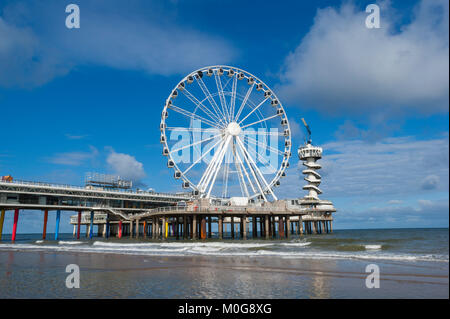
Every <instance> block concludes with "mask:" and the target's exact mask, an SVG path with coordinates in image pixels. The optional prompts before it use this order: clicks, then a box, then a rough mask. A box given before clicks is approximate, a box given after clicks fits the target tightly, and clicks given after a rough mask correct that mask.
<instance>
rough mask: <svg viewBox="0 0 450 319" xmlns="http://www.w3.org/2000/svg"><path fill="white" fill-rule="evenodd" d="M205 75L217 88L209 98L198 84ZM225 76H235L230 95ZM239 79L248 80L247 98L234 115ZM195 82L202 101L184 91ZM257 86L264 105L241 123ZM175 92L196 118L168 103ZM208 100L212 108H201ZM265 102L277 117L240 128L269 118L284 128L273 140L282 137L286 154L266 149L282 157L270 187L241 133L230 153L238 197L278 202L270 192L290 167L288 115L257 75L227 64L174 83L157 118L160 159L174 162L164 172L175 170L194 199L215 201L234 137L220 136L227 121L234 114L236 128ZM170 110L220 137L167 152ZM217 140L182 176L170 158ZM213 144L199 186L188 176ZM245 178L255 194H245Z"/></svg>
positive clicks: (250, 140) (224, 134)
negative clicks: (217, 183) (216, 186)
mask: <svg viewBox="0 0 450 319" xmlns="http://www.w3.org/2000/svg"><path fill="white" fill-rule="evenodd" d="M211 70H212V72H213V73H212V74H210V73H208V72H211ZM230 70H232V71H233V75H231V76H230V75H229V72H230ZM219 71H220V72H219ZM200 72H201V75H202V76H198V75H199V73H200ZM219 73H221V74H219ZM203 75H208V76H214V78H215V81H216V86H217V89H218V92H217V93H211V92H210V91H209V90H208V87H207V86H206V85H205V83H204V81H203V80H202V77H203ZM224 75H228V76H229V77H230V78H231V77H233V84H232V91H231V92H229V91H224V90H223V86H222V81H221V80H220V77H221V76H224ZM238 77H240V78H238ZM249 79H253V82H252V83H251V84H250V83H249ZM238 80H246V81H247V83H249V86H250V88H249V89H248V90H247V93H246V95H245V97H244V98H243V100H242V103H241V105H240V106H239V109H238V111H237V113H235V111H236V105H235V104H236V97H237V92H236V86H237V81H238ZM194 81H195V82H197V84H198V85H199V86H200V89H201V90H202V91H203V93H204V95H205V97H204V98H202V99H197V98H196V97H195V96H193V95H192V94H191V93H190V92H189V91H188V90H187V86H188V85H190V84H193V82H194ZM259 84H260V85H261V86H260V87H259V89H257V90H258V91H262V92H263V93H264V94H265V95H264V100H263V101H262V102H260V103H259V104H258V105H257V106H254V107H253V109H252V110H251V111H250V112H249V113H248V114H246V116H245V117H244V118H242V119H240V116H241V115H242V112H243V110H244V108H245V106H246V105H249V102H251V101H249V100H248V98H249V96H250V95H251V93H252V91H253V89H254V88H255V87H257V86H258V85H259ZM225 86H227V85H225ZM179 92H182V93H184V94H185V96H186V97H187V98H188V99H189V100H191V102H192V103H193V104H195V105H196V107H195V111H194V113H192V112H190V111H187V110H184V109H182V108H180V107H177V106H175V104H173V102H172V101H173V100H174V99H175V98H176V96H177V95H178V94H179ZM266 92H269V93H268V96H267V97H266V94H267V93H266ZM217 95H219V99H220V106H219V105H217V103H216V101H215V100H214V98H213V97H215V96H217ZM225 95H231V105H230V106H228V105H227V103H226V100H225ZM206 100H207V101H208V104H209V106H210V107H207V106H206V105H205V104H206V103H205V104H204V102H205V101H206ZM269 100H270V103H271V104H272V106H274V109H275V110H276V111H275V115H273V116H269V117H266V118H263V119H260V120H259V121H256V122H253V123H250V124H246V125H243V126H240V129H244V128H246V127H249V126H252V125H255V124H258V123H263V122H265V121H268V120H270V119H272V118H276V117H280V120H281V126H282V128H283V129H284V132H283V134H277V135H278V136H284V141H285V143H284V151H281V150H279V149H274V148H273V147H271V146H269V145H268V144H267V145H265V146H266V148H267V149H271V151H275V152H277V153H278V155H281V154H282V155H283V160H282V162H281V163H280V167H279V168H278V169H277V170H276V174H275V175H274V177H273V178H272V180H271V182H270V183H268V182H267V181H266V179H265V178H264V175H263V174H262V173H261V171H260V169H259V168H258V166H257V163H256V162H257V158H258V157H260V158H261V159H264V157H261V156H256V157H257V158H256V160H255V159H253V158H252V156H251V154H249V152H248V151H247V150H246V148H245V145H244V143H243V141H242V139H241V138H240V137H239V134H238V135H236V136H234V138H235V141H236V142H235V143H233V149H232V153H233V157H234V158H236V159H237V162H236V161H235V162H234V165H235V167H236V169H237V173H238V178H239V184H240V187H241V192H242V193H245V194H246V195H247V196H246V197H247V198H248V199H254V198H260V199H263V200H264V201H267V196H266V195H269V194H270V195H272V197H273V199H274V200H277V197H276V195H275V194H274V192H273V188H274V187H276V186H279V185H280V179H281V178H282V177H284V176H285V175H286V173H285V171H286V169H287V168H288V167H289V158H290V157H291V155H292V154H291V146H292V142H291V129H290V125H289V120H288V118H287V115H286V112H285V110H284V107H283V105H282V103H281V102H280V100H279V99H278V97H277V96H276V94H275V93H274V92H273V91H272V90H271V89H270V88H269V86H268V85H267V84H265V83H264V82H263V81H262V80H260V79H259V78H258V77H256V76H255V75H253V74H251V73H249V72H247V71H245V70H243V69H240V68H237V67H232V66H227V65H214V66H207V67H203V68H200V69H197V70H195V71H193V72H191V73H190V74H188V75H187V76H185V77H184V78H183V79H182V80H181V81H180V82H178V84H177V85H176V86H175V88H174V89H173V90H172V92H171V94H170V95H169V97H168V98H167V99H166V103H165V105H164V109H163V112H162V114H161V124H160V131H161V140H160V141H161V143H162V144H163V155H165V156H168V158H169V159H168V163H169V162H170V161H171V162H172V163H171V164H172V165H170V166H169V164H168V167H172V168H173V169H174V170H175V174H174V176H175V178H176V179H182V180H183V187H184V188H191V189H193V191H194V192H193V194H194V195H196V196H199V197H203V198H217V197H215V196H211V191H212V189H213V187H214V184H215V181H216V178H217V175H218V173H219V170H220V168H221V165H222V162H223V161H224V160H225V154H226V153H227V151H228V146H229V144H230V141H231V140H233V136H232V135H230V134H226V133H224V131H225V130H227V128H228V130H229V126H230V125H229V124H230V122H227V121H231V120H232V118H233V116H232V115H234V114H236V116H235V117H234V120H235V121H236V122H237V123H238V126H239V125H240V124H241V123H242V122H244V121H245V120H246V119H247V118H248V117H249V116H250V115H251V114H253V113H254V112H256V111H257V112H259V113H260V110H259V107H261V105H263V104H265V103H266V102H268V101H269ZM273 101H275V102H273ZM274 103H275V104H274ZM253 104H254V103H253ZM249 107H250V106H249ZM168 109H170V110H171V111H175V112H178V113H181V114H183V115H185V116H187V117H190V118H191V123H192V120H194V119H198V120H201V121H202V123H205V124H207V125H209V126H211V127H213V126H214V127H215V128H210V129H209V128H207V129H202V130H201V131H207V130H208V129H209V130H211V131H212V132H216V133H218V130H222V132H221V133H219V134H217V135H213V136H211V137H209V138H208V139H204V140H202V139H201V140H200V141H197V142H195V143H192V144H189V145H186V146H183V147H181V148H178V149H173V150H170V148H169V145H168V144H167V137H166V129H168V127H167V126H166V118H167V117H168ZM197 109H201V110H202V111H203V112H204V113H205V114H208V116H209V118H205V117H204V116H200V115H198V114H196V113H195V112H196V110H197ZM260 114H261V113H260ZM261 115H262V114H261ZM258 118H260V117H259V116H258ZM238 121H239V122H238ZM227 125H228V126H227ZM174 129H180V127H176V128H174ZM186 130H187V131H194V130H195V129H194V128H191V127H189V128H186ZM270 134H271V133H267V135H270ZM220 135H222V139H220V140H219V141H218V142H217V143H214V145H213V146H212V147H211V148H210V149H208V150H207V151H206V152H205V153H204V154H203V155H202V156H200V157H199V158H198V159H197V160H196V161H194V162H193V163H192V164H191V165H190V166H189V167H188V168H187V169H185V170H184V171H182V170H181V169H180V168H179V167H178V165H177V163H176V162H175V161H174V160H173V158H172V153H174V152H175V151H180V150H182V149H184V148H188V147H194V146H195V144H198V143H200V145H201V143H203V142H205V141H207V140H213V139H214V138H217V137H218V136H220ZM247 139H248V142H247V144H248V143H249V142H251V143H252V144H255V145H256V144H257V141H256V139H252V138H250V137H249V136H247ZM217 145H219V148H218V149H217V151H215V152H214V155H213V157H212V160H211V162H210V163H209V164H208V166H207V168H206V170H205V171H204V172H203V175H202V178H201V179H200V181H199V182H198V183H197V184H194V183H192V182H191V181H190V179H189V178H188V176H187V173H188V172H189V171H190V170H191V169H192V168H193V167H194V166H195V165H197V164H198V163H199V162H200V161H201V160H202V159H203V158H204V156H205V155H206V154H208V153H210V152H211V150H212V149H213V148H215V147H217ZM248 145H249V144H248ZM236 146H237V147H238V148H239V149H240V152H241V154H242V155H243V158H241V156H239V152H237V151H236ZM258 147H259V145H258ZM264 160H265V159H264ZM265 161H266V160H265ZM244 164H247V167H248V169H246V168H245V165H244ZM266 164H269V165H270V163H267V161H266ZM270 166H271V167H272V168H273V166H272V165H270ZM249 172H250V175H249ZM251 177H253V182H252V179H251ZM227 178H228V176H227ZM246 179H247V181H248V182H249V185H250V188H251V190H252V191H253V194H250V192H249V189H248V188H247V184H246V182H245V180H246ZM260 179H261V180H262V181H263V183H261V182H260ZM226 183H228V180H227V181H226Z"/></svg>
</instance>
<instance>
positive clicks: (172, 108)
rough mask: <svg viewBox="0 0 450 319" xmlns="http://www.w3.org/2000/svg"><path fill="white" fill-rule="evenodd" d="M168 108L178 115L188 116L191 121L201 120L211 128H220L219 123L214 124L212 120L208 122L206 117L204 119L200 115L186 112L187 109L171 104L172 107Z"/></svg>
mask: <svg viewBox="0 0 450 319" xmlns="http://www.w3.org/2000/svg"><path fill="white" fill-rule="evenodd" d="M168 108H169V109H171V110H174V111H175V112H177V113H180V114H183V115H184V116H187V117H189V118H191V119H197V120H200V121H202V122H204V123H206V124H208V125H209V126H211V127H217V126H219V123H217V122H215V121H214V122H212V121H210V120H208V119H205V118H204V117H202V116H200V115H198V114H195V113H192V112H189V111H187V110H185V109H182V108H181V107H179V106H176V105H174V104H171V105H170V106H168Z"/></svg>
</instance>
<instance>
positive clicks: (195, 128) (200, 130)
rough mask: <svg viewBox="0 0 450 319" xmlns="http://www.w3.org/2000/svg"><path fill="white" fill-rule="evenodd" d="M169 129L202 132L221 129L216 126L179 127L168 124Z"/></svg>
mask: <svg viewBox="0 0 450 319" xmlns="http://www.w3.org/2000/svg"><path fill="white" fill-rule="evenodd" d="M166 130H168V131H177V132H201V133H216V134H217V133H218V132H220V130H219V129H215V128H200V127H179V126H168V127H166Z"/></svg>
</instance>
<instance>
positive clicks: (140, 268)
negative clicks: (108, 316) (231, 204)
mask: <svg viewBox="0 0 450 319" xmlns="http://www.w3.org/2000/svg"><path fill="white" fill-rule="evenodd" d="M72 263H73V264H77V265H79V267H80V273H81V288H80V289H67V288H66V287H65V285H64V282H65V278H66V276H67V274H66V273H65V267H66V266H67V265H68V264H72ZM369 263H371V262H369V261H361V260H317V259H280V258H273V257H268V256H264V257H261V258H249V257H243V256H235V257H228V258H217V257H213V256H136V255H122V254H108V253H104V254H92V253H86V252H67V251H64V252H52V251H34V252H32V251H26V252H25V251H13V250H10V251H8V252H6V251H4V250H3V251H1V252H0V265H2V266H4V267H2V268H3V269H4V270H5V271H4V272H1V273H0V287H1V288H2V289H0V298H278V299H284V298H448V286H449V285H448V264H445V265H444V267H433V265H434V266H436V263H435V262H428V263H424V262H420V263H417V262H406V263H389V262H380V261H376V263H377V265H378V266H379V267H380V286H381V287H380V288H379V289H368V288H366V287H365V280H366V277H367V275H368V273H366V272H365V267H366V266H367V265H368V264H369ZM442 265H443V264H441V266H442ZM36 282H37V286H36V285H33V284H31V285H30V283H36ZM143 284H144V286H143ZM163 287H165V288H163ZM244 288H245V289H244ZM36 289H37V290H38V291H39V294H34V293H33V291H36ZM161 289H162V290H161ZM242 289H244V290H245V291H246V293H245V294H243V293H242Z"/></svg>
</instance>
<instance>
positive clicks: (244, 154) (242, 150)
mask: <svg viewBox="0 0 450 319" xmlns="http://www.w3.org/2000/svg"><path fill="white" fill-rule="evenodd" d="M236 142H237V145H238V147H239V149H240V150H241V152H242V157H243V158H244V161H245V163H246V164H247V166H248V168H249V170H250V173H251V174H252V176H253V179H254V180H255V182H256V186H257V187H258V189H259V191H260V193H261V195H262V196H263V198H264V200H266V201H267V198H266V195H265V194H264V191H263V189H262V187H261V183H260V181H259V179H258V177H257V176H256V173H255V169H254V167H253V166H252V164H251V162H250V161H249V158H248V153H247V152H246V150H245V147H244V145H242V143H241V141H240V140H239V138H238V137H237V138H236ZM249 181H250V185H252V182H251V180H250V179H249ZM252 188H253V190H254V192H255V193H256V191H255V188H254V186H252Z"/></svg>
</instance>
